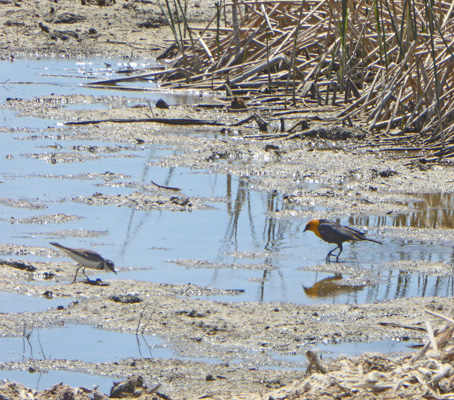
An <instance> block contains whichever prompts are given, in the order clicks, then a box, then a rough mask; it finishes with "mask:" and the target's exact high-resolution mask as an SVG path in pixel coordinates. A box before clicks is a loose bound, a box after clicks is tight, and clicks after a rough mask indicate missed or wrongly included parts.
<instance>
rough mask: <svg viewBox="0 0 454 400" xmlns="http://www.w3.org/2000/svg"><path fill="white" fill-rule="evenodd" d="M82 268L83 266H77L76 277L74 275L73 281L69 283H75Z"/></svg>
mask: <svg viewBox="0 0 454 400" xmlns="http://www.w3.org/2000/svg"><path fill="white" fill-rule="evenodd" d="M82 267H83V265H79V266H78V267H77V270H76V275H74V279H73V281H72V282H71V283H76V279H77V274H78V272H79V269H81V268H82Z"/></svg>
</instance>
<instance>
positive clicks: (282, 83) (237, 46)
mask: <svg viewBox="0 0 454 400" xmlns="http://www.w3.org/2000/svg"><path fill="white" fill-rule="evenodd" d="M179 4H180V3H179V0H174V8H172V7H170V3H169V0H166V6H167V12H166V17H167V18H168V20H169V23H170V24H171V26H173V28H172V31H173V32H174V36H175V41H176V42H177V44H178V48H179V50H180V52H179V56H178V57H177V58H176V59H175V60H174V64H173V65H174V67H175V68H174V69H173V70H172V72H167V73H162V78H163V80H164V81H165V80H167V82H163V85H179V84H184V86H185V87H188V88H199V89H221V88H222V87H223V86H224V85H225V83H226V81H228V83H229V85H230V86H231V87H232V88H233V89H236V90H237V91H250V93H257V92H258V90H260V89H261V88H262V87H267V91H269V90H273V91H274V92H276V93H278V94H279V95H281V96H286V95H287V94H288V95H290V92H289V88H291V89H292V93H291V96H292V97H293V100H294V101H293V102H294V103H296V102H297V101H301V99H302V98H305V97H307V96H308V95H309V94H310V95H311V97H313V99H314V100H316V101H317V103H319V104H323V101H324V102H325V103H327V102H330V101H331V102H332V103H333V102H334V101H333V100H332V98H335V105H336V106H338V107H339V111H340V112H339V116H340V117H341V118H344V119H349V120H352V121H358V122H360V123H362V124H366V126H367V127H368V128H369V129H371V130H372V129H375V130H376V131H377V132H379V133H380V134H384V135H391V134H392V135H397V134H399V133H400V134H402V135H403V134H405V133H408V132H416V133H418V135H419V138H418V139H419V140H420V141H422V142H423V143H425V144H426V145H428V146H430V147H432V148H435V149H438V150H443V148H444V147H445V145H446V146H447V145H448V144H449V145H454V123H453V122H454V120H453V115H454V108H453V107H454V101H453V100H454V99H453V97H454V76H453V74H452V67H453V65H454V64H453V60H454V58H453V55H452V42H453V39H452V38H454V20H453V19H452V18H450V16H451V14H452V12H453V11H454V10H453V9H454V3H450V2H441V1H437V2H431V1H428V0H419V1H415V0H403V1H401V0H399V1H397V0H396V1H394V0H363V1H353V0H342V1H340V2H339V1H335V0H303V1H292V0H281V1H239V0H238V1H236V0H235V1H234V2H233V3H225V4H218V5H217V7H218V10H217V13H216V16H215V17H214V18H213V20H212V21H211V22H210V23H209V24H208V25H207V26H206V27H205V28H204V29H200V28H193V27H190V26H188V24H187V19H186V16H184V18H183V17H182V16H181V15H180V14H182V12H183V10H184V8H183V7H182V6H181V5H179ZM221 7H224V15H225V12H226V10H228V9H232V8H233V9H234V10H235V12H234V13H233V15H235V18H238V25H236V24H235V26H233V27H231V26H226V27H223V26H221V23H220V15H221ZM178 10H179V11H178ZM186 10H187V9H186ZM174 13H175V15H177V17H178V16H180V18H181V19H182V20H183V21H184V23H183V24H181V23H180V22H178V20H176V18H177V17H175V18H174V16H173V14H174ZM214 21H216V22H215V23H213V22H214ZM212 25H213V26H212ZM185 32H186V33H185ZM194 38H197V39H196V40H194ZM175 69H176V70H175ZM330 93H332V96H331V94H330ZM339 93H340V94H342V95H343V96H338V97H335V96H336V94H339ZM323 99H324V100H323ZM405 137H406V136H402V138H405ZM453 149H454V148H453ZM443 151H444V150H443ZM443 151H442V152H441V153H440V155H442V154H443ZM446 151H448V149H446ZM449 152H451V150H449ZM453 152H454V150H453Z"/></svg>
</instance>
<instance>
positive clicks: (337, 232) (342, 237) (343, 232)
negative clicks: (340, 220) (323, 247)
mask: <svg viewBox="0 0 454 400" xmlns="http://www.w3.org/2000/svg"><path fill="white" fill-rule="evenodd" d="M318 230H319V232H320V235H321V236H322V238H323V240H325V241H326V242H328V243H336V244H337V245H339V244H341V243H343V242H348V241H350V240H365V239H366V237H365V236H364V234H363V233H362V232H360V231H357V230H355V229H352V228H349V227H348V226H343V225H339V224H336V223H335V222H331V221H330V222H322V223H320V225H319V226H318Z"/></svg>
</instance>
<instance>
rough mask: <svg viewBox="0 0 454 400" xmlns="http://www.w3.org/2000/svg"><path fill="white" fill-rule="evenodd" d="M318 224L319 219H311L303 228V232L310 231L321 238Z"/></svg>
mask: <svg viewBox="0 0 454 400" xmlns="http://www.w3.org/2000/svg"><path fill="white" fill-rule="evenodd" d="M319 225H320V220H318V219H311V220H310V221H309V222H308V223H307V225H306V227H305V228H304V232H306V231H312V232H314V233H315V234H316V235H317V236H318V237H319V238H321V235H320V231H319V230H318V226H319Z"/></svg>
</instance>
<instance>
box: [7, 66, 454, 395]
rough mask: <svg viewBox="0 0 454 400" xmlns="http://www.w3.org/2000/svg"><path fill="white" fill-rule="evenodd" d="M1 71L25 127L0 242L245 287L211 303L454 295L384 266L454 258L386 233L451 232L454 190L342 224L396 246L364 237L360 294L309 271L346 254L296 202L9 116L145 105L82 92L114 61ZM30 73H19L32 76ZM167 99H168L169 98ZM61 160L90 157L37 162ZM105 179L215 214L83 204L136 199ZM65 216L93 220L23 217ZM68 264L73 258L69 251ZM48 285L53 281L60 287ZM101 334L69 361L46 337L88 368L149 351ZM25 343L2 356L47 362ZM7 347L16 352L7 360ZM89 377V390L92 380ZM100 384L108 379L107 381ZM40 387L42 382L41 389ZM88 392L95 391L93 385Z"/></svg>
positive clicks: (17, 133) (13, 123)
mask: <svg viewBox="0 0 454 400" xmlns="http://www.w3.org/2000/svg"><path fill="white" fill-rule="evenodd" d="M2 64H3V65H2V66H3V67H5V68H4V69H3V70H2V71H4V73H5V77H4V80H5V81H7V80H8V79H9V82H7V83H6V84H4V85H3V86H2V87H0V93H1V94H0V124H2V125H3V126H5V127H9V128H13V127H14V128H17V129H16V130H14V131H12V132H11V133H3V134H1V135H0V148H2V154H1V157H0V171H2V172H1V173H0V181H1V182H2V183H1V184H0V204H2V208H1V213H0V226H1V229H0V242H1V243H14V244H18V245H29V246H45V247H50V245H49V241H58V242H60V243H62V244H65V245H67V246H70V247H85V248H91V249H94V250H96V251H98V252H99V253H101V254H103V255H104V256H106V257H108V258H110V259H112V260H114V261H115V264H116V266H117V270H118V272H119V273H118V275H113V274H99V275H98V277H101V278H102V279H103V280H109V279H136V280H144V281H153V282H162V283H173V284H186V283H193V284H196V285H201V286H211V287H215V288H220V289H240V290H242V292H241V294H239V295H232V296H215V297H212V299H214V300H220V301H223V300H229V301H265V302H271V301H286V302H292V303H300V304H319V303H350V304H354V303H364V302H375V301H386V300H390V299H394V298H398V297H410V296H451V295H452V293H453V289H454V288H453V286H454V282H453V277H438V276H432V275H425V274H412V273H408V272H401V271H397V270H389V269H388V268H383V264H385V263H392V262H394V261H402V260H407V261H419V260H424V261H433V262H446V263H451V262H453V261H454V251H453V249H452V248H449V247H447V246H444V245H443V244H442V243H432V244H431V246H430V251H428V248H427V245H426V244H425V243H422V242H418V241H413V242H403V241H402V240H399V239H393V238H389V237H380V234H379V233H378V232H379V231H378V229H377V228H379V227H381V226H384V225H389V226H409V227H443V228H452V221H453V219H452V218H451V215H452V211H451V210H452V209H453V206H454V204H453V202H454V196H453V195H442V194H427V195H421V196H419V197H420V199H419V200H415V196H414V195H412V196H409V203H408V204H409V205H411V206H412V207H413V208H414V212H413V213H410V214H408V215H405V216H404V215H399V216H386V217H368V218H365V217H361V218H355V219H347V218H345V219H341V220H340V221H339V222H341V223H343V224H347V225H353V226H357V227H359V228H360V229H361V226H369V232H368V235H369V236H370V237H375V238H378V239H383V240H384V244H383V245H377V244H375V243H370V242H362V243H357V244H352V245H346V246H345V248H344V252H343V254H342V258H343V260H344V262H343V263H340V264H339V266H340V267H341V268H343V267H353V268H358V269H359V268H361V269H366V270H369V271H370V274H371V277H372V279H373V284H372V285H369V286H368V285H364V282H361V281H360V282H357V284H356V286H346V285H343V284H342V283H339V281H340V278H341V277H342V275H341V274H333V273H320V272H319V273H315V272H310V271H307V270H306V268H307V267H311V266H315V265H323V264H324V263H325V256H326V254H327V252H328V251H329V250H331V249H332V247H333V246H332V245H330V244H327V243H324V242H322V241H321V240H319V239H318V238H317V237H316V236H315V235H313V234H312V233H311V232H306V233H303V230H304V227H305V225H306V223H307V220H305V219H302V218H276V215H275V212H276V211H277V210H281V211H284V210H289V209H292V207H296V206H295V205H292V204H287V203H286V202H285V201H284V199H283V197H282V195H281V194H277V193H274V192H264V191H257V190H255V189H254V187H253V185H252V184H251V182H250V181H249V180H248V179H247V178H240V177H235V176H230V175H225V174H215V173H211V172H210V171H208V170H193V169H189V168H161V167H159V166H157V165H159V161H160V160H162V159H163V158H165V157H166V156H168V155H169V154H172V153H173V152H176V151H177V150H174V149H171V148H168V147H165V146H125V145H122V146H120V147H119V146H118V144H117V143H115V142H97V141H89V140H85V141H84V142H83V143H81V142H79V141H71V140H67V141H63V140H58V139H57V138H56V136H53V135H51V134H49V131H46V133H45V134H44V133H43V132H42V129H45V128H47V127H55V126H56V125H57V123H59V122H60V121H53V120H43V119H39V118H29V117H20V116H18V115H17V114H15V113H14V112H11V111H10V110H5V109H2V106H3V105H4V101H5V99H6V98H7V97H22V98H31V97H33V96H37V95H40V96H41V95H46V94H50V93H56V94H73V93H81V94H94V95H97V96H100V95H111V94H114V95H122V96H128V97H129V98H131V101H135V99H136V98H138V99H139V100H140V99H141V97H140V96H141V94H140V93H138V92H124V91H122V92H118V91H115V90H107V91H104V90H103V91H101V90H96V89H92V88H85V87H82V86H81V83H84V82H86V81H87V77H89V78H90V79H93V77H94V79H100V78H102V77H110V76H111V70H109V69H105V68H103V62H102V61H100V60H94V61H90V62H82V63H78V62H77V61H73V60H41V61H16V62H15V63H13V64H10V63H7V62H2ZM113 64H114V63H113ZM45 68H47V69H45ZM90 71H91V72H90ZM18 74H19V75H18ZM17 76H20V80H19V79H18V78H17ZM19 82H33V84H32V83H26V84H21V83H19ZM35 83H39V85H36V84H35ZM149 96H150V95H148V94H147V98H150V97H149ZM160 97H162V96H158V97H157V98H160ZM139 100H138V101H139ZM197 100H198V97H197V96H196V95H194V96H189V97H178V96H174V97H171V98H167V99H166V101H167V102H168V103H170V104H176V103H178V102H195V101H197ZM86 106H87V105H83V107H86ZM101 106H102V107H103V105H101ZM74 107H76V106H74ZM81 107H82V105H81ZM87 107H88V106H87ZM89 107H91V105H90V106H89ZM94 107H96V105H95V106H94ZM195 134H198V135H199V134H213V133H210V132H209V131H208V130H207V131H206V132H205V131H204V132H203V133H201V132H200V131H197V132H196V133H195ZM81 145H83V146H102V147H105V146H110V147H111V148H116V152H114V153H110V152H102V151H101V152H95V153H90V152H89V151H86V150H82V151H81V150H78V147H77V146H81ZM60 146H61V147H60ZM57 151H58V152H68V153H74V154H83V155H87V156H90V157H91V158H88V159H86V160H85V161H83V162H73V163H57V164H52V163H49V162H47V161H46V160H43V159H36V158H34V155H35V154H41V153H54V152H57ZM118 155H120V157H119V156H118ZM123 156H125V157H123ZM106 171H109V172H111V173H118V174H123V175H124V176H126V177H125V178H123V179H117V180H114V183H115V184H119V185H120V184H121V183H123V182H135V183H140V184H149V183H150V181H154V182H156V183H158V184H160V185H165V186H173V187H179V188H181V189H182V194H178V196H189V197H191V196H193V197H205V198H207V199H206V202H205V203H206V204H207V205H209V206H210V208H209V209H205V210H199V211H192V212H188V211H185V212H170V211H137V210H133V209H131V208H127V207H116V206H102V207H98V206H89V205H85V204H82V203H78V202H75V201H72V200H71V199H73V198H75V197H77V196H91V195H93V193H96V192H102V193H105V194H112V195H116V194H128V193H132V192H133V191H135V190H137V189H133V188H125V187H118V186H116V185H113V186H111V187H110V186H106V185H105V182H104V180H103V179H102V174H104V173H105V172H106ZM97 174H99V175H97ZM307 185H308V186H307V188H308V189H311V188H313V187H314V184H312V183H308V184H307ZM208 198H210V199H208ZM4 199H21V200H24V201H26V202H27V203H24V204H23V206H22V207H11V206H9V205H8V203H7V202H6V201H5V200H4ZM295 209H296V210H297V211H298V209H297V208H295ZM58 213H64V214H68V215H72V216H79V217H81V218H80V219H77V220H73V221H70V222H67V223H64V224H53V223H46V224H34V223H19V222H17V221H20V219H21V218H31V217H35V216H40V215H51V214H58ZM81 230H87V231H91V232H92V233H93V235H91V237H88V238H86V237H82V236H81V235H80V231H81ZM61 231H64V232H65V233H64V235H62V233H61ZM2 258H11V259H18V260H22V261H24V262H33V261H46V259H42V258H40V257H37V256H17V255H12V254H11V255H4V256H2ZM63 259H64V260H65V261H68V260H67V258H64V256H63V255H62V260H63ZM200 261H202V263H200ZM343 277H345V278H349V277H351V276H349V275H345V276H343ZM94 278H96V276H95V277H94ZM365 279H366V278H365ZM367 279H369V277H367ZM38 284H42V283H38ZM45 284H46V285H47V284H52V281H51V282H46V283H45ZM9 296H16V297H15V298H14V307H16V308H14V307H12V304H13V301H12V300H11V298H10V297H9ZM0 302H2V303H3V304H4V307H3V309H2V310H1V311H2V312H20V311H30V312H33V311H38V310H42V309H43V307H44V308H45V307H46V306H47V307H54V306H55V304H57V303H58V305H60V303H61V301H55V303H52V302H49V301H48V300H45V301H44V302H43V299H41V298H36V299H34V298H30V297H25V296H18V295H10V294H5V295H4V296H3V297H1V296H0ZM62 305H65V304H62ZM8 307H9V308H8ZM64 329H68V332H69V333H68V334H70V335H71V336H72V337H73V336H74V337H76V336H80V335H79V334H78V333H79V330H84V329H85V330H90V334H89V335H88V334H86V335H85V334H84V335H82V336H86V337H90V338H96V334H97V333H96V332H95V331H97V330H96V329H94V328H88V327H81V326H70V327H67V328H64ZM53 335H55V336H53ZM101 335H102V339H99V340H100V342H99V343H98V342H97V343H96V345H93V344H90V343H79V345H77V346H75V349H74V354H68V353H67V349H65V352H64V353H60V349H59V348H58V347H52V346H57V345H58V337H60V336H62V335H61V331H59V330H58V329H51V330H49V331H48V332H47V331H44V330H42V331H41V332H40V338H41V340H42V341H43V342H44V341H46V342H45V343H44V344H45V346H43V348H44V349H45V351H46V354H49V356H52V357H54V358H58V357H62V358H69V359H71V358H73V357H77V359H82V360H84V357H85V356H86V357H88V358H87V359H86V360H87V361H89V360H92V359H93V360H95V361H96V362H100V361H103V360H105V361H115V360H118V359H121V358H124V357H131V356H134V355H136V356H137V355H138V351H137V350H138V349H137V348H135V347H134V346H137V343H136V342H135V336H134V335H129V336H131V337H130V338H129V336H128V335H127V336H128V338H129V339H127V340H125V334H118V333H112V332H108V333H106V332H103V333H102V334H101ZM64 336H65V337H67V336H66V335H64ZM48 340H49V342H47V341H48ZM116 340H119V341H121V343H122V345H121V346H118V343H117V342H116ZM54 342H55V343H54ZM124 342H128V343H129V345H130V347H128V348H127V349H126V350H125V351H124V352H122V353H121V354H120V353H118V354H115V353H112V349H117V348H118V347H123V343H124ZM24 344H26V343H24V342H23V340H22V338H3V339H1V340H0V355H2V360H3V361H4V360H6V359H11V360H15V359H22V358H23V357H36V356H37V354H38V353H37V352H38V350H39V346H38V345H36V344H35V345H34V354H33V355H32V354H31V353H25V352H24V351H25V350H26V351H31V348H27V347H24ZM395 345H396V344H395V342H392V343H381V344H375V347H374V345H371V347H367V348H366V347H363V344H357V345H356V346H357V347H355V348H354V350H352V351H357V352H363V351H369V350H371V351H374V350H377V351H393V349H394V346H395ZM5 346H6V347H5ZM159 346H161V347H159ZM345 346H347V345H346V344H342V345H341V346H339V352H346V351H347V349H348V348H349V347H348V346H347V347H345ZM358 346H359V347H358ZM364 346H367V345H366V344H364ZM402 346H404V345H403V344H402ZM1 348H3V349H4V350H3V352H2V351H1ZM95 348H96V349H97V348H104V349H107V350H105V351H104V352H103V354H108V355H109V359H103V358H102V357H101V355H100V354H98V353H97V352H95V353H96V354H94V353H93V349H95ZM5 349H8V350H7V351H6V350H5ZM12 349H14V350H12ZM24 349H25V350H24ZM83 349H87V350H88V351H87V354H85V353H83V352H82V353H81V350H83ZM320 350H322V351H323V349H320ZM5 351H6V352H5ZM173 351H174V350H171V349H169V348H168V347H165V346H164V345H162V343H161V344H159V345H157V347H154V348H153V349H152V355H153V357H164V358H166V357H171V356H173V355H175V353H173ZM325 351H327V352H328V353H329V352H330V351H334V350H331V349H328V348H325ZM348 351H350V350H348ZM46 357H47V355H46ZM211 361H216V360H211ZM281 361H282V359H281V358H280V357H277V356H276V358H274V359H272V360H271V361H270V363H269V365H270V366H272V365H275V364H276V363H277V364H278V363H279V362H281ZM284 361H285V362H291V363H301V365H303V364H302V363H304V362H305V360H304V357H303V356H302V355H297V356H295V357H294V358H290V359H285V360H284ZM273 363H274V364H273ZM53 373H54V372H53ZM53 373H52V374H53ZM20 374H21V376H22V378H23V377H25V376H26V377H27V379H29V378H30V377H33V379H35V376H36V375H30V374H28V373H20ZM68 374H70V375H71V373H68ZM29 375H30V376H29ZM76 375H77V374H76ZM3 376H5V377H7V376H6V375H3ZM51 376H52V375H51V374H49V376H48V377H49V379H51V380H52V382H54V383H55V381H54V378H51ZM79 378H80V379H82V378H81V377H79ZM79 378H78V379H79ZM24 379H25V378H24ZM40 379H44V378H40ZM55 379H56V378H55ZM57 380H58V379H57ZM26 382H30V381H26ZM33 382H35V381H33ZM40 382H43V381H42V380H40ZM65 382H68V381H66V380H65ZM81 382H86V381H85V380H83V379H82V380H81ZM90 382H91V381H90ZM94 382H96V383H99V381H98V380H95V381H94ZM24 383H25V382H24ZM36 384H37V385H41V383H39V382H37V383H36ZM84 384H85V385H87V386H88V384H87V383H84ZM33 385H34V383H33V384H32V386H33ZM43 385H44V384H43ZM77 385H78V384H77ZM109 388H110V387H109ZM105 392H107V390H106V391H105Z"/></svg>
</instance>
